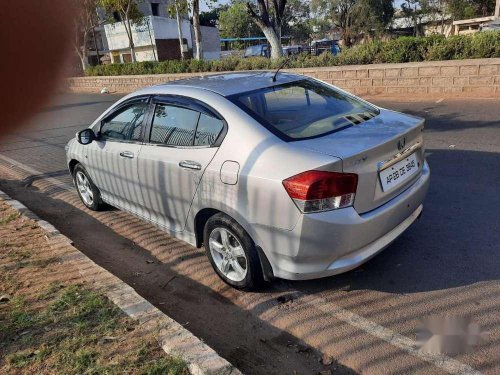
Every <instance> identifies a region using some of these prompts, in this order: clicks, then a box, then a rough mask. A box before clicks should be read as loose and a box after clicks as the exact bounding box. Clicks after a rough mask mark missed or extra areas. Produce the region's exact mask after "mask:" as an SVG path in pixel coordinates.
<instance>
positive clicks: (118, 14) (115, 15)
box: [113, 11, 122, 22]
mask: <svg viewBox="0 0 500 375" xmlns="http://www.w3.org/2000/svg"><path fill="white" fill-rule="evenodd" d="M113 18H114V19H115V21H116V22H120V21H121V20H122V18H121V17H120V13H118V12H116V11H115V12H113Z"/></svg>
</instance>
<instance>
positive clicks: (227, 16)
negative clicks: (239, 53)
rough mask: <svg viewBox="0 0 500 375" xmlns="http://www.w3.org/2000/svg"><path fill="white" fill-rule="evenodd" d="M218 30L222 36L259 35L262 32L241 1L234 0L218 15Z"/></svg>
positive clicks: (241, 36) (242, 36)
mask: <svg viewBox="0 0 500 375" xmlns="http://www.w3.org/2000/svg"><path fill="white" fill-rule="evenodd" d="M219 30H220V35H221V37H223V38H245V37H250V36H261V35H262V32H261V31H260V29H259V28H258V27H257V25H256V24H255V23H254V22H253V21H252V19H251V18H250V15H249V14H248V12H247V8H246V4H245V3H244V2H243V1H238V0H237V1H234V2H233V3H232V4H231V5H230V6H228V7H227V9H225V10H222V11H221V12H220V15H219Z"/></svg>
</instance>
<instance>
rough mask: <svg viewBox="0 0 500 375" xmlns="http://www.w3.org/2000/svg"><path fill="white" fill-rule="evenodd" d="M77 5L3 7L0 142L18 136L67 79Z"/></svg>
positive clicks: (40, 2)
mask: <svg viewBox="0 0 500 375" xmlns="http://www.w3.org/2000/svg"><path fill="white" fill-rule="evenodd" d="M74 4H75V2H74V1H68V0H37V1H5V2H3V3H2V6H1V9H0V17H1V19H2V22H1V23H0V40H1V41H2V46H1V47H0V103H1V104H0V105H1V106H2V111H1V113H2V117H1V119H0V139H1V138H2V137H3V136H5V135H6V134H8V133H10V132H14V131H16V132H17V131H19V128H20V126H22V124H23V122H24V121H25V120H27V119H28V118H29V117H30V116H31V115H33V114H34V113H36V112H37V110H39V109H40V107H41V106H42V105H44V104H45V103H47V102H48V101H49V100H50V98H51V96H52V95H53V94H54V92H55V90H56V89H57V87H58V85H59V84H60V83H61V82H62V79H63V78H64V69H65V66H66V63H67V61H68V58H69V57H70V54H71V53H72V45H71V40H72V38H73V35H74V33H73V25H74V17H75V13H76V12H75V9H74Z"/></svg>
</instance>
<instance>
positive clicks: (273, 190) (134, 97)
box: [66, 72, 429, 290]
mask: <svg viewBox="0 0 500 375" xmlns="http://www.w3.org/2000/svg"><path fill="white" fill-rule="evenodd" d="M423 123H424V121H423V119H421V118H418V117H414V116H409V115H405V114H402V113H398V112H394V111H389V110H386V109H383V108H379V107H377V106H375V105H372V104H369V103H367V102H366V101H364V100H361V99H359V98H357V97H355V96H353V95H351V94H348V93H346V92H344V91H342V90H340V89H338V88H336V87H334V86H331V85H329V84H326V83H324V82H321V81H318V80H315V79H312V78H306V77H304V76H301V75H295V74H287V73H279V74H277V76H276V73H274V72H252V73H247V72H242V73H233V74H224V75H213V76H208V77H202V78H193V79H189V80H180V81H174V82H170V83H168V84H164V85H159V86H153V87H149V88H145V89H142V90H139V91H137V92H135V93H133V94H130V95H128V96H126V97H124V98H123V99H121V100H119V101H118V102H117V103H116V104H114V105H113V106H112V107H111V108H109V109H108V110H106V111H105V112H104V113H103V114H102V115H101V116H100V117H99V118H98V119H97V120H96V121H95V122H94V123H93V124H92V125H91V126H90V127H89V128H88V129H84V130H82V131H80V132H79V133H77V135H76V138H75V139H72V140H71V141H70V142H69V143H68V145H67V148H66V149H67V163H68V167H69V170H70V172H71V175H72V176H73V179H74V183H75V185H76V188H77V191H78V194H79V196H80V198H81V200H82V202H83V204H84V205H85V206H87V207H88V208H89V209H92V210H99V209H101V208H102V207H103V205H104V203H108V204H110V205H112V206H115V207H118V208H120V209H123V210H126V211H129V212H131V213H133V214H135V215H137V216H138V217H140V218H143V219H145V220H148V221H150V222H152V223H154V224H155V225H157V226H158V227H160V228H162V229H163V230H165V231H166V232H168V233H170V234H171V235H172V236H175V237H178V238H180V239H182V240H184V241H187V242H189V243H190V244H192V245H194V246H197V247H201V246H204V247H205V249H206V254H207V256H208V258H209V260H210V262H211V264H212V266H213V268H214V270H215V272H216V273H217V274H218V275H219V276H220V277H221V278H222V279H223V280H224V281H225V282H226V283H228V284H229V285H231V286H233V287H235V288H240V289H246V290H249V289H254V288H256V287H257V286H259V285H260V284H261V282H262V281H263V280H264V279H266V280H270V279H272V278H273V277H278V278H283V279H290V280H299V279H313V278H319V277H324V276H330V275H335V274H338V273H342V272H346V271H349V270H351V269H353V268H355V267H358V266H359V265H360V264H362V263H364V262H366V261H367V260H368V259H370V258H372V257H373V256H375V255H376V254H377V253H379V252H380V251H382V250H383V249H384V248H386V247H387V246H388V245H389V244H390V243H392V242H393V241H394V240H395V239H396V238H397V237H398V236H399V235H401V234H402V233H403V232H404V231H405V230H406V229H407V228H408V227H409V226H410V225H411V224H412V223H413V222H414V221H415V220H416V219H417V218H418V217H419V216H420V214H421V212H422V202H423V200H424V197H425V195H426V192H427V188H428V185H429V167H428V165H427V162H426V161H425V157H424V145H423V133H422V131H423ZM89 235H91V234H89Z"/></svg>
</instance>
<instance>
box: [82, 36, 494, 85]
mask: <svg viewBox="0 0 500 375" xmlns="http://www.w3.org/2000/svg"><path fill="white" fill-rule="evenodd" d="M489 57H500V31H491V32H482V33H476V34H471V35H458V36H452V37H449V38H445V37H444V36H442V35H433V36H427V37H400V38H397V39H392V40H389V41H386V42H382V41H378V40H376V41H372V42H368V43H364V44H360V45H356V46H354V47H351V48H345V49H344V50H343V51H342V53H341V54H339V55H337V56H333V55H332V54H330V53H328V52H326V53H323V54H322V55H320V56H311V55H308V54H300V55H298V56H294V57H293V58H292V59H291V60H290V61H289V62H288V65H287V67H289V68H312V67H322V66H336V65H364V64H377V63H404V62H411V61H435V60H460V59H476V58H489ZM283 61H284V60H283V59H280V60H278V61H271V60H269V59H266V58H264V57H252V58H248V59H243V58H239V57H235V56H232V57H228V58H225V59H221V60H215V61H204V60H202V61H198V60H194V59H193V60H183V61H180V60H169V61H161V62H153V61H144V62H137V63H126V64H110V65H98V66H93V67H90V68H88V69H87V70H86V71H85V74H86V75H88V76H116V75H137V74H169V73H196V72H228V71H237V70H263V69H276V68H277V67H278V66H280V65H281V64H282V63H283Z"/></svg>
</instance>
